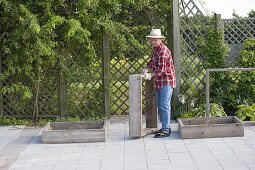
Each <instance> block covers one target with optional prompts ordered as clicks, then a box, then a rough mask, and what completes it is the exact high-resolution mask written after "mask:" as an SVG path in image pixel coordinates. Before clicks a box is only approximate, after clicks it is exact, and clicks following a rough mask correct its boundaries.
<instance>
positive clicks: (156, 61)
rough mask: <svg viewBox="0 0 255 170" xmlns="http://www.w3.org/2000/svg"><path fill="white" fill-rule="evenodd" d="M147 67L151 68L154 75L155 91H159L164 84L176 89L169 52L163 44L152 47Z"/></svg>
mask: <svg viewBox="0 0 255 170" xmlns="http://www.w3.org/2000/svg"><path fill="white" fill-rule="evenodd" d="M147 67H149V68H152V70H153V73H155V74H156V76H155V77H154V87H155V89H160V88H162V87H163V86H165V85H166V84H169V85H170V86H172V87H173V88H175V87H176V75H175V70H174V64H173V59H172V56H171V52H170V50H169V49H168V48H167V46H166V45H165V44H164V43H163V42H162V43H161V44H160V45H159V46H157V47H154V49H153V54H152V57H151V59H150V61H149V63H148V65H147Z"/></svg>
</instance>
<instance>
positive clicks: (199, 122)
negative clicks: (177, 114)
mask: <svg viewBox="0 0 255 170" xmlns="http://www.w3.org/2000/svg"><path fill="white" fill-rule="evenodd" d="M244 125H245V124H244V123H243V122H241V121H240V120H239V119H238V118H237V117H235V116H227V117H206V118H181V119H178V131H179V133H180V135H181V138H183V139H189V138H217V137H234V136H244Z"/></svg>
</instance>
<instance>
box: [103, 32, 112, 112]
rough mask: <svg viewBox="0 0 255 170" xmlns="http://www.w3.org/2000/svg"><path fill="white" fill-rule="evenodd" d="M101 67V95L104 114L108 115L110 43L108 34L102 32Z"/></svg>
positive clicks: (109, 108) (109, 105)
mask: <svg viewBox="0 0 255 170" xmlns="http://www.w3.org/2000/svg"><path fill="white" fill-rule="evenodd" d="M102 67H103V96H104V109H103V110H104V114H105V115H106V116H107V117H109V116H110V113H111V104H110V92H109V89H110V44H109V35H108V34H107V33H105V32H103V35H102Z"/></svg>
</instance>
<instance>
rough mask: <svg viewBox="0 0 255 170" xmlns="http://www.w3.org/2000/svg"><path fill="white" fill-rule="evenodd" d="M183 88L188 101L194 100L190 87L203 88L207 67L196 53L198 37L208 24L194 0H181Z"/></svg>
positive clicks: (182, 90)
mask: <svg viewBox="0 0 255 170" xmlns="http://www.w3.org/2000/svg"><path fill="white" fill-rule="evenodd" d="M179 7H180V41H181V71H180V72H181V89H180V93H181V95H182V96H184V97H185V100H186V102H189V101H191V100H193V96H192V95H190V89H192V88H195V89H197V90H202V89H203V88H204V83H203V81H204V80H203V79H204V76H205V69H204V67H203V61H202V60H201V59H200V58H199V57H198V56H197V55H195V51H196V50H197V45H196V44H195V42H196V41H197V38H198V37H203V36H204V35H203V28H205V25H206V18H205V17H204V14H203V13H202V11H201V10H200V9H199V7H198V6H197V5H196V3H195V2H194V1H193V0H180V3H179Z"/></svg>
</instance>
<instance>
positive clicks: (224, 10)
mask: <svg viewBox="0 0 255 170" xmlns="http://www.w3.org/2000/svg"><path fill="white" fill-rule="evenodd" d="M195 1H197V2H198V3H199V1H200V3H201V4H202V5H203V6H204V8H205V10H204V12H205V14H211V13H213V12H215V13H217V14H221V18H223V19H227V18H233V16H232V13H233V11H234V10H235V13H236V14H238V15H239V16H242V17H247V16H248V15H247V14H248V13H249V12H250V11H251V10H252V9H253V10H255V0H195Z"/></svg>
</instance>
